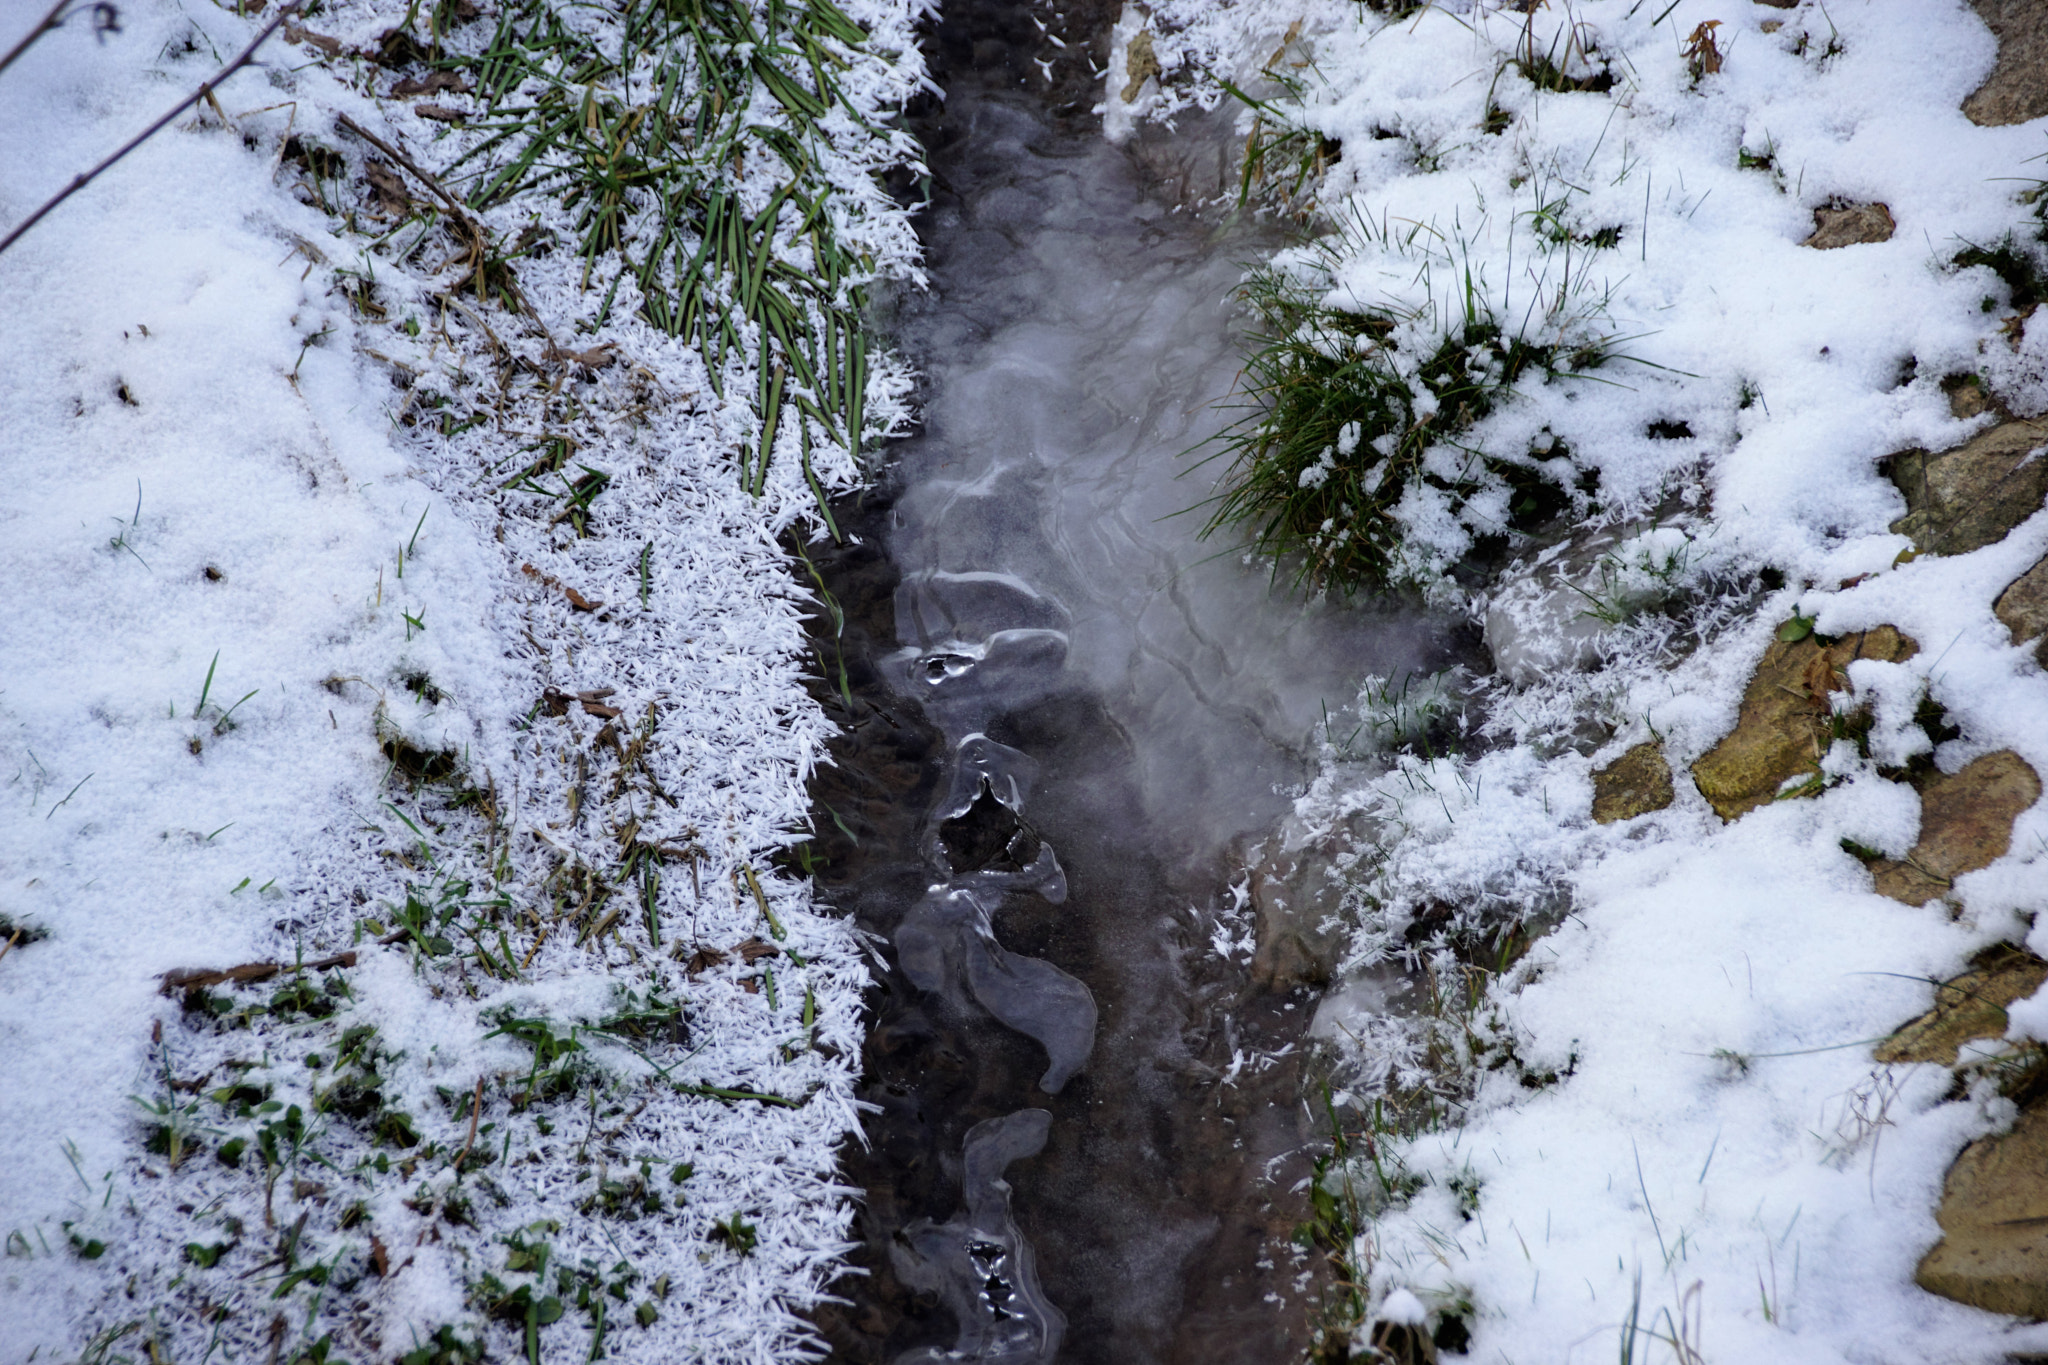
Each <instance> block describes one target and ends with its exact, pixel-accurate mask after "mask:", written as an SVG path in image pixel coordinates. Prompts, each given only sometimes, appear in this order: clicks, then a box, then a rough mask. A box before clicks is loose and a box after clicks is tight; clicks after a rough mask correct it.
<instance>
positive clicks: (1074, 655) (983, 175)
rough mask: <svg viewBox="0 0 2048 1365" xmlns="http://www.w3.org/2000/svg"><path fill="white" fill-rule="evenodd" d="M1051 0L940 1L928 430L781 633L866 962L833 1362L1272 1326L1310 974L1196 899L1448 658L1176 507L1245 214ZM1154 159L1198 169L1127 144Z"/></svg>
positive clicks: (1220, 370)
mask: <svg viewBox="0 0 2048 1365" xmlns="http://www.w3.org/2000/svg"><path fill="white" fill-rule="evenodd" d="M1082 8H1083V7H1082V6H1078V5H1077V6H1069V7H1066V9H1065V12H1064V14H1063V15H1056V14H1055V13H1054V11H1053V10H1052V9H1050V8H1049V7H1046V6H1043V5H1040V6H1037V7H1036V8H1035V9H1032V8H1027V7H1026V6H1025V5H1022V4H1011V5H1004V4H999V3H983V4H980V5H976V6H954V5H949V6H948V9H947V19H946V23H945V25H944V27H943V28H942V29H941V30H940V32H939V33H938V35H937V36H936V38H935V41H934V52H933V64H934V67H935V68H936V72H937V74H938V77H939V79H940V80H941V81H942V82H943V83H944V85H945V86H946V89H947V91H948V97H947V99H946V101H945V102H944V104H943V106H940V105H938V104H937V103H936V102H934V104H933V105H932V107H931V108H930V109H928V110H927V111H926V112H925V113H924V114H923V115H922V116H921V117H920V118H919V119H918V120H917V121H916V125H917V130H918V132H919V134H920V136H921V137H922V138H923V140H924V142H925V145H926V147H927V149H928V155H929V157H930V164H931V168H932V172H933V176H932V182H931V187H930V197H931V202H930V207H929V209H928V210H927V211H926V213H925V215H924V217H923V220H922V221H923V230H924V233H925V237H926V242H927V247H928V250H929V259H930V268H931V276H932V289H931V291H930V293H929V294H927V295H920V296H916V297H912V298H908V299H905V300H903V301H902V303H901V306H900V309H899V316H898V321H897V328H898V333H899V336H900V338H901V340H902V343H903V344H905V345H906V346H907V347H909V349H910V350H911V352H912V354H913V356H914V357H915V358H916V359H917V361H918V363H919V365H920V367H921V369H922V370H923V372H924V373H925V374H926V376H927V377H928V378H927V390H926V394H925V413H926V423H925V428H924V430H923V432H922V433H921V434H920V435H919V436H918V437H917V438H916V439H915V440H912V441H909V442H906V443H904V444H902V445H901V446H899V447H897V448H896V450H895V451H894V452H893V455H894V457H895V465H894V467H893V469H892V470H891V471H890V474H889V476H888V478H887V479H886V480H885V486H884V487H883V488H882V489H881V490H880V491H878V492H877V493H876V494H874V495H871V496H870V497H868V498H866V499H864V500H863V501H862V502H861V503H860V504H859V505H857V506H852V507H848V508H846V509H844V520H843V523H842V524H843V525H845V526H846V527H847V528H848V529H849V530H851V531H853V532H854V533H855V534H856V535H857V536H858V537H859V538H860V543H859V544H857V545H850V546H848V547H845V548H842V549H838V550H834V551H828V552H825V553H823V554H819V553H816V552H815V551H814V553H813V558H814V559H815V560H816V561H817V563H818V567H819V570H820V572H821V573H822V574H823V576H824V581H825V583H826V585H827V587H828V589H829V591H830V592H831V593H832V594H833V597H834V598H835V600H836V601H837V602H839V603H840V604H841V605H842V607H843V609H844V611H845V613H846V626H845V629H844V631H843V633H842V634H840V635H839V636H838V637H837V638H834V637H833V636H832V632H831V630H830V628H829V625H827V626H826V628H825V629H823V630H822V631H821V638H820V646H821V653H820V661H821V668H822V670H823V671H824V673H825V674H826V676H827V678H828V679H829V680H830V683H831V686H832V688H833V691H834V698H833V704H834V706H835V714H837V715H838V716H839V717H840V718H841V719H842V723H843V724H844V725H845V727H846V729H847V731H848V733H847V737H846V739H845V740H844V742H843V743H842V744H841V745H840V747H839V750H838V752H837V755H836V756H837V759H838V764H839V766H838V767H837V768H834V769H829V770H826V771H824V772H822V773H821V774H820V776H819V779H818V782H817V784H816V788H815V794H816V798H817V802H818V821H817V823H818V827H819V829H820V831H821V833H820V837H819V839H818V841H817V842H816V844H815V849H816V851H817V853H818V855H819V856H820V857H822V858H823V859H824V864H823V866H822V868H821V869H820V870H819V874H818V875H819V884H820V890H821V894H822V895H823V896H824V897H825V898H826V899H828V900H831V901H833V902H835V903H836V904H838V905H839V906H840V907H841V908H842V909H845V910H847V911H849V912H851V913H853V914H854V915H856V916H857V917H858V919H859V921H860V922H861V924H862V925H863V926H864V927H866V928H867V929H869V930H870V931H871V932H872V933H873V934H874V935H876V941H877V943H878V946H880V947H881V951H882V955H883V957H884V958H885V959H886V961H887V971H886V973H885V974H884V985H883V987H882V989H881V990H880V991H879V992H878V994H877V997H876V999H875V1002H874V1020H873V1028H872V1035H871V1038H870V1041H869V1045H868V1050H867V1058H866V1062H867V1069H866V1082H865V1098H867V1099H868V1100H870V1101H871V1102H872V1103H874V1104H875V1105H876V1106H877V1107H878V1112H876V1113H874V1114H873V1115H871V1116H870V1120H869V1123H868V1136H869V1139H870V1144H871V1145H870V1147H869V1148H868V1150H866V1151H865V1152H855V1153H850V1154H849V1158H848V1178H849V1180H850V1182H852V1183H854V1184H857V1185H859V1186H861V1187H863V1188H864V1189H865V1190H866V1201H865V1207H864V1211H863V1214H862V1221H861V1226H860V1236H861V1238H862V1249H861V1251H860V1252H858V1253H857V1254H856V1255H855V1257H854V1258H853V1259H854V1262H855V1264H856V1265H858V1266H860V1267H861V1269H862V1270H863V1271H865V1272H866V1273H865V1274H864V1275H863V1276H861V1277H859V1278H856V1279H852V1280H849V1281H845V1282H842V1284H841V1286H840V1292H842V1293H844V1294H846V1295H847V1296H848V1297H849V1298H850V1299H852V1300H853V1303H852V1306H851V1307H850V1308H847V1309H845V1310H838V1309H834V1310H832V1311H829V1312H827V1313H825V1314H823V1315H821V1318H820V1326H821V1329H823V1330H824V1331H825V1333H826V1335H827V1337H828V1339H829V1340H830V1341H831V1342H832V1345H833V1348H834V1351H835V1358H837V1359H843V1360H849V1361H855V1360H858V1361H874V1362H895V1361H903V1362H913V1361H925V1360H931V1361H937V1360H941V1359H967V1360H988V1361H1008V1362H1019V1363H1020V1365H1021V1363H1022V1362H1051V1361H1054V1360H1060V1361H1076V1362H1079V1361H1091V1362H1093V1361H1102V1362H1111V1361H1114V1362H1117V1363H1118V1365H1140V1363H1141V1362H1149V1361H1191V1362H1192V1361H1202V1362H1224V1361H1245V1362H1252V1361H1258V1362H1274V1361H1280V1360H1283V1359H1286V1358H1287V1357H1288V1355H1289V1354H1291V1353H1292V1352H1294V1351H1296V1350H1298V1349H1299V1347H1300V1346H1301V1345H1302V1344H1304V1342H1305V1336H1304V1334H1305V1332H1306V1330H1307V1327H1308V1321H1309V1318H1308V1313H1307V1311H1306V1307H1307V1303H1306V1300H1307V1299H1308V1298H1310V1297H1311V1296H1312V1295H1313V1294H1314V1293H1315V1292H1316V1290H1317V1288H1318V1281H1317V1278H1316V1277H1317V1274H1318V1271H1317V1270H1316V1268H1315V1266H1314V1265H1313V1264H1312V1263H1311V1262H1310V1261H1309V1260H1307V1259H1305V1258H1303V1257H1301V1256H1299V1255H1296V1254H1293V1253H1291V1252H1290V1250H1289V1248H1288V1247H1287V1245H1286V1243H1287V1238H1288V1236H1289V1234H1290V1233H1291V1232H1292V1230H1293V1228H1294V1226H1295V1224H1296V1223H1298V1222H1299V1221H1300V1220H1301V1219H1302V1218H1303V1217H1304V1216H1305V1213H1304V1202H1303V1199H1302V1194H1301V1191H1300V1190H1299V1189H1298V1188H1296V1187H1297V1185H1298V1184H1299V1183H1300V1181H1301V1180H1302V1177H1303V1176H1304V1175H1305V1174H1306V1173H1307V1170H1308V1158H1307V1155H1306V1154H1305V1152H1304V1150H1303V1149H1304V1144H1305V1143H1306V1142H1308V1141H1309V1140H1310V1139H1311V1131H1310V1124H1309V1120H1308V1116H1307V1114H1306V1112H1305V1110H1304V1108H1303V1106H1302V1105H1301V1103H1300V1102H1299V1100H1298V1095H1297V1092H1298V1087H1299V1084H1300V1074H1299V1071H1298V1066H1299V1063H1300V1058H1301V1053H1300V1049H1299V1047H1298V1045H1297V1040H1298V1038H1299V1035H1300V1033H1301V1031H1302V1029H1303V1027H1304V1025H1305V1024H1306V1021H1307V1016H1308V1014H1309V1012H1310V1010H1311V1008H1312V1004H1313V1002H1312V1001H1311V1000H1309V999H1308V998H1307V997H1305V996H1287V995H1282V994H1277V993H1273V992H1264V993H1261V992H1259V991H1256V990H1255V989H1254V988H1253V987H1252V985H1251V983H1250V981H1249V979H1248V977H1247V975H1246V973H1245V967H1244V963H1243V961H1242V960H1241V959H1239V960H1236V961H1225V960H1224V959H1222V958H1220V957H1218V956H1217V955H1215V954H1214V953H1213V952H1212V950H1211V949H1210V948H1209V945H1208V936H1209V932H1210V925H1211V922H1212V916H1213V914H1214V913H1215V911H1216V909H1217V908H1218V907H1219V906H1227V905H1230V904H1231V903H1232V895H1231V892H1230V890H1229V882H1230V880H1231V878H1232V875H1233V871H1234V869H1235V868H1237V867H1238V866H1239V865H1240V864H1241V861H1242V858H1243V856H1244V851H1245V848H1246V847H1247V846H1248V844H1249V843H1251V842H1253V841H1255V840H1257V839H1258V838H1259V837H1260V836H1261V835H1262V834H1263V833H1264V832H1265V831H1268V830H1270V829H1271V828H1272V827H1273V826H1274V825H1275V824H1276V823H1277V822H1278V820H1279V819H1280V817H1281V816H1282V815H1283V814H1284V813H1285V811H1286V808H1287V789H1288V788H1289V786H1290V785H1291V784H1294V783H1297V782H1299V781H1300V780H1301V779H1302V778H1303V777H1304V776H1305V774H1306V767H1305V754H1306V745H1305V741H1306V740H1307V738H1308V736H1309V735H1310V732H1311V730H1312V729H1313V727H1314V726H1315V724H1316V722H1317V721H1318V720H1319V719H1320V718H1321V715H1322V713H1323V707H1324V705H1325V704H1326V703H1327V704H1328V705H1329V707H1330V708H1331V710H1333V711H1334V710H1336V709H1337V708H1338V707H1340V706H1341V705H1344V704H1345V703H1348V702H1349V701H1350V700H1351V699H1352V698H1353V697H1354V696H1355V694H1356V691H1357V687H1358V681H1359V679H1360V678H1361V677H1362V676H1363V675H1364V674H1367V673H1378V674H1382V675H1399V674H1402V673H1405V672H1408V671H1410V670H1419V669H1429V668H1433V667H1438V666H1441V664H1442V663H1443V662H1445V658H1444V650H1445V649H1446V648H1447V646H1444V645H1442V644H1440V643H1438V642H1439V641H1440V640H1442V639H1443V638H1444V634H1443V632H1442V631H1441V630H1440V629H1432V628H1431V627H1430V625H1429V624H1428V623H1426V622H1424V621H1422V620H1421V619H1420V618H1418V617H1416V616H1415V615H1414V614H1413V612H1412V611H1405V612H1404V611H1401V610H1397V609H1395V608H1392V607H1375V606H1359V605H1356V604H1354V605H1353V606H1350V607H1344V608H1339V607H1331V606H1328V605H1305V604H1303V603H1302V602H1301V601H1299V600H1298V599H1297V598H1295V597H1292V596H1290V595H1288V594H1287V593H1286V592H1285V591H1284V590H1276V589H1274V588H1273V587H1272V585H1271V584H1270V582H1269V579H1268V577H1267V574H1266V572H1265V571H1264V569H1263V568H1260V567H1252V566H1247V565H1246V564H1244V563H1243V562H1242V559H1241V556H1239V555H1238V554H1236V553H1234V552H1231V551H1230V549H1229V547H1228V546H1226V545H1223V544H1220V543H1217V542H1203V541H1200V540H1198V539H1197V538H1196V532H1197V531H1198V529H1199V527H1200V517H1199V515H1189V516H1175V515H1173V514H1175V513H1180V512H1183V511H1184V510H1185V509H1187V508H1189V507H1190V506H1192V505H1193V504H1195V503H1197V502H1199V501H1201V500H1202V498H1204V497H1205V496H1206V494H1207V482H1206V480H1205V479H1203V478H1202V477H1201V475H1199V474H1198V475H1195V476H1189V477H1176V476H1177V475H1180V474H1181V473H1182V472H1183V471H1184V470H1185V468H1186V467H1187V465H1188V463H1189V462H1188V461H1185V460H1182V459H1180V458H1178V457H1179V456H1180V454H1181V452H1183V451H1185V450H1187V449H1188V448H1189V447H1190V446H1193V445H1194V444H1196V443H1197V442H1199V441H1200V440H1201V439H1202V438H1203V437H1205V436H1206V435H1208V434H1209V433H1210V432H1212V431H1214V430H1215V429H1216V427H1217V426H1218V425H1220V424H1221V422H1222V421H1223V420H1224V416H1225V415H1224V414H1223V413H1220V412H1219V411H1217V410H1216V409H1215V408H1214V407H1213V406H1212V405H1213V402H1214V400H1216V399H1219V398H1221V397H1223V396H1225V395H1226V394H1227V393H1228V391H1229V389H1230V387H1231V382H1232V379H1233V377H1234V375H1235V373H1236V365H1237V361H1236V356H1237V349H1236V344H1235V341H1234V337H1233V332H1232V317H1231V307H1230V294H1231V290H1232V288H1233V286H1234V285H1235V284H1236V282H1237V280H1238V277H1239V274H1240V269H1241V267H1240V265H1239V264H1238V262H1239V261H1241V260H1242V259H1244V258H1246V257H1249V256H1250V255H1252V254H1253V252H1254V251H1255V250H1256V243H1254V242H1252V241H1249V240H1247V239H1244V238H1242V237H1240V238H1236V239H1232V238H1230V237H1228V236H1221V235H1219V234H1218V233H1217V231H1216V225H1215V223H1214V222H1213V221H1208V222H1205V221H1202V220H1201V219H1200V218H1199V216H1198V215H1196V214H1194V213H1191V212H1187V211H1185V209H1184V206H1182V205H1180V204H1179V203H1178V202H1177V199H1178V196H1179V195H1180V194H1182V193H1184V192H1189V191H1198V192H1200V193H1204V194H1214V192H1215V190H1216V188H1217V169H1218V164H1219V163H1218V153H1217V150H1216V149H1217V147H1218V146H1219V145H1221V144H1220V143H1218V142H1215V141H1210V142H1206V143H1205V142H1203V141H1202V140H1201V139H1200V138H1198V137H1196V136H1194V135H1192V134H1189V135H1184V137H1183V139H1182V144H1181V145H1184V146H1185V147H1186V148H1187V150H1186V151H1184V152H1182V151H1177V150H1174V149H1173V148H1172V147H1171V146H1169V147H1168V148H1166V149H1165V151H1162V149H1161V148H1159V147H1154V148H1153V149H1151V154H1150V155H1149V156H1146V157H1134V156H1133V155H1131V154H1129V153H1127V152H1126V151H1123V150H1119V149H1117V148H1114V147H1111V146H1110V145H1108V144H1107V143H1106V142H1104V141H1103V140H1102V138H1101V137H1100V135H1099V133H1098V132H1097V131H1096V129H1095V128H1094V127H1093V120H1092V119H1090V118H1087V117H1086V116H1085V111H1086V109H1087V106H1088V103H1089V102H1090V97H1091V96H1092V95H1093V92H1094V91H1095V90H1099V84H1096V85H1094V86H1093V87H1092V88H1091V87H1086V86H1083V85H1081V84H1080V81H1081V79H1082V78H1083V77H1085V74H1086V68H1085V66H1080V65H1077V61H1076V59H1077V58H1078V57H1079V56H1080V55H1081V53H1082V52H1083V50H1084V48H1083V45H1084V43H1086V42H1087V41H1088V39H1089V38H1090V37H1091V36H1092V35H1095V34H1098V33H1099V32H1100V20H1101V16H1095V17H1093V18H1091V17H1089V16H1086V15H1084V14H1082V13H1081V10H1082ZM1034 14H1035V15H1036V18H1037V19H1038V20H1041V21H1043V22H1045V23H1047V24H1048V25H1052V26H1053V33H1054V36H1056V37H1057V36H1062V34H1063V35H1064V37H1065V39H1066V41H1067V42H1068V43H1069V44H1070V46H1069V47H1068V48H1067V49H1066V50H1065V52H1064V53H1062V52H1061V51H1060V50H1059V49H1058V48H1056V47H1054V46H1044V45H1043V43H1044V40H1043V39H1041V37H1040V30H1039V27H1038V24H1037V23H1036V22H1034ZM1062 26H1063V27H1062ZM1094 48H1095V51H1096V52H1097V60H1098V62H1099V60H1100V50H1101V44H1100V43H1096V44H1094ZM1046 56H1051V57H1053V58H1055V59H1058V60H1059V61H1060V62H1061V63H1062V64H1061V65H1058V66H1056V67H1054V68H1052V70H1053V72H1054V78H1053V82H1052V85H1053V88H1052V91H1051V92H1050V93H1048V91H1047V84H1048V82H1047V79H1046V77H1045V75H1044V74H1042V73H1043V72H1044V71H1045V70H1047V68H1045V67H1041V66H1037V65H1034V64H1033V61H1034V59H1037V58H1042V57H1046ZM1063 102H1064V107H1063ZM1175 157H1178V158H1179V159H1180V160H1181V161H1183V162H1185V163H1187V164H1188V165H1191V166H1194V167H1198V168H1204V169H1200V170H1197V171H1195V172H1194V174H1193V175H1192V176H1189V177H1185V178H1183V177H1177V176H1162V175H1161V174H1160V173H1159V167H1160V166H1161V165H1162V164H1165V163H1166V162H1170V161H1172V160H1174V158H1175ZM1147 167H1150V168H1151V169H1150V170H1149V171H1148V170H1147V169H1146V168H1147ZM1188 180H1195V181H1198V183H1195V184H1192V185H1190V184H1189V183H1187V181H1188ZM1204 472H1205V473H1206V472H1208V471H1204ZM835 649H836V650H838V651H840V652H841V655H842V657H843V661H844V664H845V667H846V670H847V672H846V678H847V683H848V686H849V688H850V689H851V693H852V699H853V700H852V707H851V710H850V712H849V711H848V708H847V706H846V704H845V700H844V697H842V696H840V695H839V694H838V691H837V681H838V678H837V675H838V668H839V663H840V659H835V658H834V657H833V652H834V650H835ZM842 831H843V832H842ZM1261 1054H1264V1055H1266V1056H1274V1055H1277V1057H1278V1060H1277V1061H1272V1062H1261V1061H1259V1060H1258V1059H1259V1058H1260V1056H1261ZM1233 1061H1235V1062H1236V1063H1237V1064H1236V1065H1233Z"/></svg>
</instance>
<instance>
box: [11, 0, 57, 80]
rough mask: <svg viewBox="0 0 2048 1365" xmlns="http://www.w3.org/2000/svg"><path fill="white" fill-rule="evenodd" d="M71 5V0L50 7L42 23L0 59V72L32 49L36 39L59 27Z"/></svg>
mask: <svg viewBox="0 0 2048 1365" xmlns="http://www.w3.org/2000/svg"><path fill="white" fill-rule="evenodd" d="M71 3H72V0H57V3H56V4H54V5H52V6H50V12H49V13H48V14H45V15H44V16H43V22H41V23H40V24H37V25H36V26H35V27H34V28H32V29H30V30H29V31H28V36H27V37H26V38H23V39H22V40H21V41H20V42H18V43H16V44H15V45H14V46H13V47H11V48H9V49H7V55H6V56H5V57H0V71H5V70H6V69H7V68H8V67H10V66H13V65H14V59H15V58H16V57H19V56H20V55H21V54H22V53H24V52H26V51H28V50H29V48H31V47H33V46H34V45H35V41H36V39H38V38H40V37H42V36H43V35H44V34H45V33H48V32H49V31H50V30H51V29H53V28H57V27H59V26H61V25H62V24H63V22H64V20H65V17H66V16H65V14H64V9H65V7H66V6H68V5H70V4H71Z"/></svg>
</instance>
